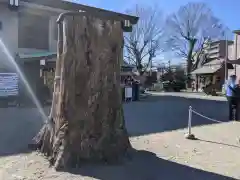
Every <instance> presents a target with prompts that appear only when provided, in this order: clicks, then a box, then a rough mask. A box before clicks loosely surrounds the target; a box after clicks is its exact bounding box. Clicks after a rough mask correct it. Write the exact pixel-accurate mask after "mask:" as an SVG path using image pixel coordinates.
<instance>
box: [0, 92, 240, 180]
mask: <svg viewBox="0 0 240 180" xmlns="http://www.w3.org/2000/svg"><path fill="white" fill-rule="evenodd" d="M189 105H192V106H193V108H194V109H196V110H197V111H198V112H200V113H204V114H205V115H207V116H210V117H212V118H215V119H217V120H221V121H224V122H223V123H218V124H215V123H211V122H209V121H207V120H204V119H202V118H200V117H197V116H193V126H194V128H193V129H192V130H193V133H194V134H195V135H196V136H197V138H199V140H196V141H191V140H186V139H185V138H184V133H185V132H186V129H184V128H185V127H186V124H187V117H188V106H189ZM124 110H125V118H126V125H127V128H128V131H129V134H130V136H131V143H132V145H133V147H134V148H135V149H136V151H135V152H133V154H132V159H131V160H129V161H127V162H126V163H124V164H121V165H112V166H106V165H105V166H103V165H102V166H100V165H98V166H90V165H83V166H82V167H80V169H78V170H73V171H72V172H71V173H70V172H55V171H54V170H53V169H51V168H49V166H48V162H47V161H46V160H45V159H44V158H43V157H42V156H41V155H39V154H37V153H36V152H28V151H27V149H26V145H27V144H28V142H29V140H30V139H31V138H32V137H33V136H34V134H35V133H36V132H37V131H38V129H39V128H40V127H41V124H42V123H41V117H40V115H39V114H38V113H37V110H36V109H29V108H28V109H27V108H26V109H24V108H22V109H17V108H8V109H0V117H1V118H0V123H1V125H0V143H1V146H0V180H70V179H71V180H80V179H81V180H88V179H100V180H123V179H124V180H176V179H180V180H186V179H194V180H230V179H240V171H239V170H238V169H237V167H240V153H239V152H240V144H239V143H238V141H237V137H238V136H240V135H239V128H240V123H238V122H227V121H226V117H227V106H226V102H224V101H216V100H215V101H210V100H200V99H197V98H192V97H190V98H188V97H187V96H186V97H178V96H177V95H174V96H172V95H166V94H165V96H161V95H155V96H153V97H149V98H148V99H146V100H144V101H142V102H133V103H128V104H125V105H124ZM46 111H47V109H46Z"/></svg>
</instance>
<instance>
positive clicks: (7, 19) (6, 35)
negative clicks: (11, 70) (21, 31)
mask: <svg viewBox="0 0 240 180" xmlns="http://www.w3.org/2000/svg"><path fill="white" fill-rule="evenodd" d="M0 21H1V23H2V29H1V30H0V39H1V40H2V42H3V43H4V45H5V46H6V48H7V49H8V50H9V52H10V54H11V55H12V56H15V53H16V52H17V51H18V18H17V12H14V11H10V10H9V9H8V6H7V4H1V3H0ZM7 60H8V58H7V56H6V54H5V53H4V52H3V47H1V46H0V68H8V67H9V66H10V64H9V62H8V61H7ZM10 67H11V66H10Z"/></svg>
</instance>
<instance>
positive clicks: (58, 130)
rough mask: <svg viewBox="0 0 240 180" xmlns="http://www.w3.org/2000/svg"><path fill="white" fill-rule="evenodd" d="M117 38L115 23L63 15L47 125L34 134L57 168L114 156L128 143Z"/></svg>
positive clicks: (120, 39) (119, 34)
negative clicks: (58, 79)
mask: <svg viewBox="0 0 240 180" xmlns="http://www.w3.org/2000/svg"><path fill="white" fill-rule="evenodd" d="M61 42H63V43H62V47H61ZM122 43H123V32H122V29H121V23H120V22H115V21H110V20H100V19H97V18H95V17H90V16H70V15H68V16H66V17H65V19H64V21H63V41H61V39H59V48H58V50H59V52H58V60H57V61H58V62H57V65H56V76H58V75H57V74H59V75H60V81H58V83H57V85H56V86H55V88H54V95H53V96H54V97H55V98H53V99H54V102H53V105H54V106H53V109H52V114H51V121H50V122H51V124H49V123H47V124H46V125H45V126H44V127H43V128H42V130H41V131H40V132H39V134H38V135H37V136H36V137H35V139H34V141H35V145H36V148H38V149H40V150H41V152H42V153H45V154H46V155H47V156H48V157H49V158H50V162H51V164H52V165H53V166H55V168H56V169H60V168H67V167H76V166H77V165H79V164H80V163H81V162H82V161H94V162H95V161H113V160H118V158H121V157H122V156H123V155H125V153H126V152H127V151H128V149H129V148H131V145H130V142H129V138H128V133H127V130H126V128H125V122H124V115H123V109H122V101H121V88H120V62H121V58H122V46H123V44H122Z"/></svg>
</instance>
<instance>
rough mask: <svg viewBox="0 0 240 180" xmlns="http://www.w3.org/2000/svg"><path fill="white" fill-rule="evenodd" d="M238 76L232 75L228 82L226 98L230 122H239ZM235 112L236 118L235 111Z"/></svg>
mask: <svg viewBox="0 0 240 180" xmlns="http://www.w3.org/2000/svg"><path fill="white" fill-rule="evenodd" d="M236 80H237V76H236V75H231V76H230V77H229V80H228V81H227V82H226V86H225V89H226V97H227V101H228V109H229V120H233V119H234V120H237V119H238V111H237V110H238V99H239V98H238V94H239V90H238V89H239V86H238V84H237V83H236ZM234 110H235V117H234V113H233V111H234Z"/></svg>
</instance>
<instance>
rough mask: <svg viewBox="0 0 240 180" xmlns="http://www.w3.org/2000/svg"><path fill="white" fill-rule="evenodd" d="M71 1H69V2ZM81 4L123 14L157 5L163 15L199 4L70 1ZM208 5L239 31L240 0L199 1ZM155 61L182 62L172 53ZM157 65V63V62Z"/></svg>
mask: <svg viewBox="0 0 240 180" xmlns="http://www.w3.org/2000/svg"><path fill="white" fill-rule="evenodd" d="M70 1H71V0H70ZM72 1H77V2H78V3H81V4H86V5H90V6H95V7H99V8H104V9H108V10H113V11H117V12H124V11H125V10H126V9H128V8H131V7H133V6H134V5H135V4H143V5H155V4H157V5H158V6H159V7H160V8H161V9H162V10H163V12H164V14H165V15H167V14H169V13H172V12H174V11H177V10H178V8H179V7H180V6H181V5H185V4H187V3H188V2H200V1H199V0H72ZM201 2H204V3H206V4H208V6H209V7H210V8H211V9H212V11H213V13H214V15H215V16H217V17H218V18H220V19H221V20H222V22H223V23H224V24H225V25H226V26H227V27H228V28H229V29H230V30H236V29H240V20H238V18H239V17H240V0H201ZM157 59H158V60H157V61H161V62H166V61H167V60H168V59H172V63H179V62H182V60H181V59H179V58H176V57H175V56H174V55H173V54H172V53H164V54H163V55H162V56H161V57H160V56H158V58H157ZM158 63H159V62H158Z"/></svg>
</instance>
